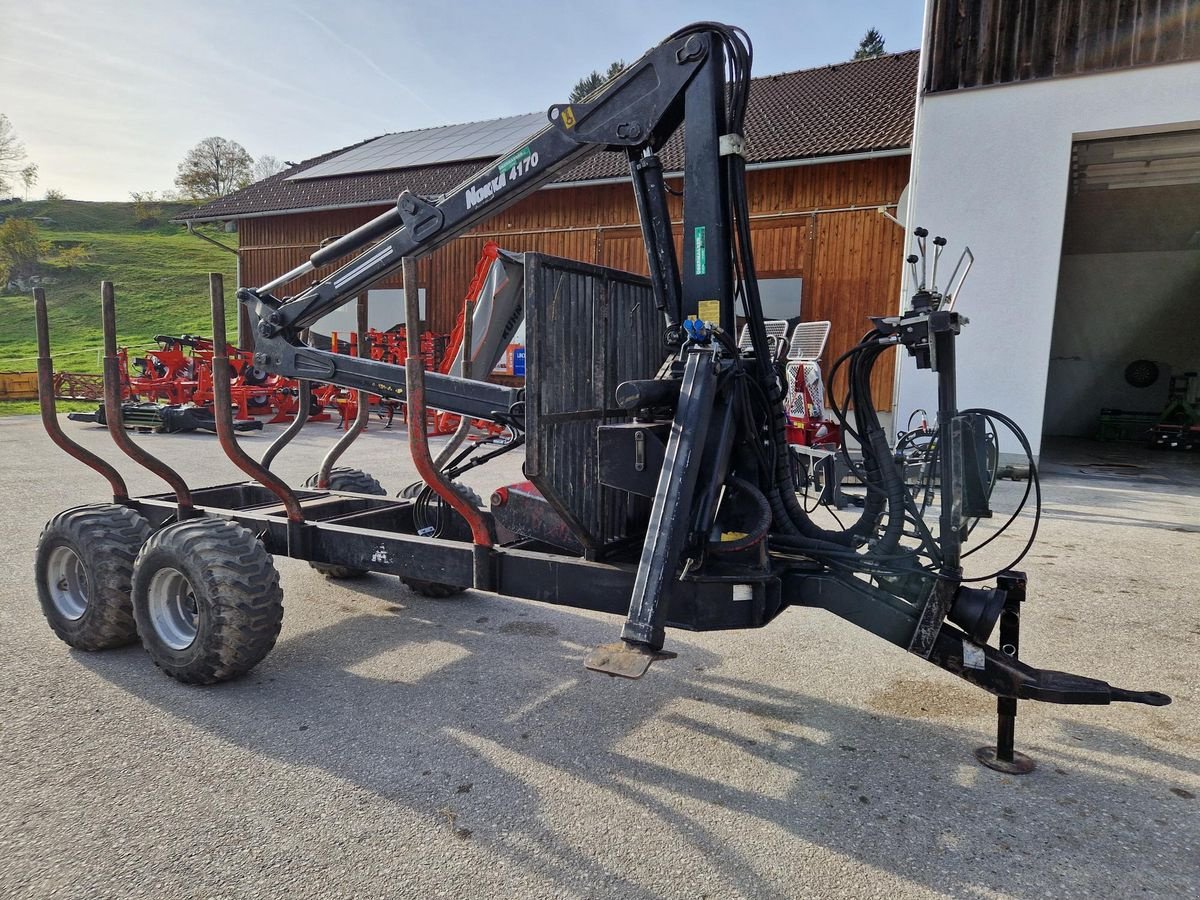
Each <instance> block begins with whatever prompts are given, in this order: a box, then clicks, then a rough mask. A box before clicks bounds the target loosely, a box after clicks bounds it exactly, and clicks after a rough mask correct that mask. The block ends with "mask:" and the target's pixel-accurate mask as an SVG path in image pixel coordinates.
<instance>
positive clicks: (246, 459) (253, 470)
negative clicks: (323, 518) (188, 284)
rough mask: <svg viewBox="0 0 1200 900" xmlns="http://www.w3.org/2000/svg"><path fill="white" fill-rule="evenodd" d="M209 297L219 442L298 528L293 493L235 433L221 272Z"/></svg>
mask: <svg viewBox="0 0 1200 900" xmlns="http://www.w3.org/2000/svg"><path fill="white" fill-rule="evenodd" d="M208 293H209V299H210V301H211V302H212V320H213V356H212V379H213V419H214V421H215V422H216V425H217V440H218V441H219V442H220V444H221V449H222V450H224V451H225V455H226V456H228V457H229V460H230V462H232V463H233V464H234V465H235V466H237V467H238V468H239V469H241V470H242V471H243V472H245V473H246V474H247V475H249V476H250V477H251V478H253V479H254V480H255V481H257V482H258V483H259V484H261V485H262V486H263V487H265V488H267V489H268V490H269V491H270V492H271V493H272V494H274V495H275V496H276V497H278V498H279V502H280V503H282V504H283V508H284V509H285V510H286V511H287V517H288V521H290V522H294V523H296V524H299V523H301V522H303V521H304V512H303V510H302V509H301V508H300V501H299V500H298V499H297V498H296V495H295V493H293V491H292V489H291V488H290V487H288V486H287V484H286V483H285V482H284V481H283V480H282V479H280V478H279V476H277V475H275V474H273V473H272V472H271V471H270V470H268V469H267V468H266V467H265V466H263V465H261V464H260V463H259V462H258V460H256V459H254V458H253V457H252V456H250V454H248V453H247V452H246V451H245V450H243V449H242V448H241V445H240V444H238V442H237V435H236V433H235V432H234V430H233V402H232V400H231V399H230V396H229V381H230V378H231V376H232V371H231V369H230V366H229V345H228V343H227V341H226V338H225V279H224V277H223V276H222V275H221V274H220V273H219V272H212V273H210V274H209V276H208ZM290 541H291V536H289V542H290ZM289 549H293V548H289Z"/></svg>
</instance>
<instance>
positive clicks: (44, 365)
mask: <svg viewBox="0 0 1200 900" xmlns="http://www.w3.org/2000/svg"><path fill="white" fill-rule="evenodd" d="M33 311H34V321H35V325H34V328H35V330H36V331H37V348H38V359H37V373H38V407H39V408H40V409H41V412H42V427H43V428H45V429H46V434H48V435H49V436H50V440H52V441H54V443H55V444H56V445H58V446H59V447H61V448H62V449H63V450H64V451H66V453H67V454H68V455H69V456H71V457H72V458H74V459H77V460H79V461H80V462H81V463H83V464H84V465H85V466H88V467H89V468H91V469H95V470H96V472H98V473H99V474H100V475H101V476H103V477H104V478H106V479H108V483H109V485H111V486H112V493H113V502H114V503H127V502H128V501H129V488H127V487H126V486H125V479H124V478H122V477H121V475H120V473H119V472H118V471H117V470H116V469H115V468H113V467H112V465H110V464H109V463H108V462H106V461H105V460H103V459H101V458H100V457H99V456H97V455H96V454H95V453H92V451H90V450H85V449H84V448H83V447H81V446H80V445H79V444H77V443H75V442H74V441H73V440H71V439H70V438H69V437H67V436H66V434H64V433H63V430H62V426H61V425H59V423H58V411H57V409H56V407H55V402H54V360H53V359H51V357H50V319H49V317H48V316H47V314H46V292H45V291H44V290H42V289H41V288H34V289H33Z"/></svg>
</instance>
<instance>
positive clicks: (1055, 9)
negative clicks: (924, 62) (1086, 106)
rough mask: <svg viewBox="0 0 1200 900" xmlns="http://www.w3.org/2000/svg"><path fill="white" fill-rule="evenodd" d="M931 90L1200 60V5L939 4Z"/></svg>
mask: <svg viewBox="0 0 1200 900" xmlns="http://www.w3.org/2000/svg"><path fill="white" fill-rule="evenodd" d="M931 22H932V25H931V34H930V42H929V60H928V66H929V71H928V78H927V84H928V89H929V91H931V92H934V91H952V90H956V89H958V88H965V87H976V86H980V85H985V84H1006V83H1009V82H1014V81H1027V80H1030V79H1034V78H1050V77H1052V76H1055V75H1078V74H1082V73H1084V72H1101V71H1105V70H1108V69H1124V68H1129V67H1132V66H1146V65H1154V64H1156V63H1167V62H1177V61H1179V60H1185V59H1198V58H1200V0H937V2H936V3H935V4H934V10H933V16H932V19H931Z"/></svg>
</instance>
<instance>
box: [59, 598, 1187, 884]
mask: <svg viewBox="0 0 1200 900" xmlns="http://www.w3.org/2000/svg"><path fill="white" fill-rule="evenodd" d="M358 587H359V590H358V591H357V592H351V591H338V592H337V594H336V596H333V597H331V599H333V600H334V601H335V602H337V603H340V604H341V605H342V608H343V609H344V610H350V611H351V614H350V615H348V616H347V617H345V618H342V619H340V620H339V621H337V622H336V623H334V624H332V625H329V626H328V627H325V628H321V629H318V630H316V631H312V632H309V633H306V634H302V635H298V636H295V637H291V638H290V639H288V640H285V641H283V642H281V643H280V645H279V646H278V647H277V648H276V649H275V651H274V652H273V654H272V655H271V656H270V657H269V658H268V659H267V660H266V661H265V662H264V663H263V664H262V665H261V666H260V667H259V668H258V669H257V670H256V671H255V672H254V673H252V674H251V675H250V676H248V677H247V678H244V679H242V680H241V681H237V682H233V683H230V684H226V685H221V686H218V687H215V688H209V689H195V688H187V687H184V686H181V685H177V684H175V683H174V682H171V681H170V680H168V679H166V678H165V677H162V676H160V675H158V674H157V673H154V672H152V670H151V669H150V668H149V663H148V661H147V660H146V659H145V658H144V656H143V654H142V653H141V651H140V649H136V648H134V649H130V650H128V651H120V652H116V653H109V654H100V655H93V654H76V656H77V658H78V659H79V660H80V662H82V663H83V664H85V665H87V666H88V667H90V668H91V669H93V670H94V671H95V672H97V673H99V674H100V675H102V676H103V677H104V678H106V679H108V680H109V681H110V682H112V683H114V684H116V685H118V686H119V687H121V688H122V689H124V690H126V691H128V692H130V693H132V694H134V695H136V696H138V697H141V698H143V699H145V700H147V701H148V702H150V703H152V704H155V705H157V706H158V707H159V708H161V709H162V710H164V711H165V712H167V713H169V714H171V715H174V716H179V717H182V718H183V719H185V720H187V721H189V722H191V723H193V724H196V725H198V726H200V727H202V728H204V729H206V730H208V731H210V732H212V733H213V734H215V735H217V736H219V737H220V738H222V739H224V740H227V741H231V742H234V743H235V744H238V745H240V746H243V747H246V748H248V749H250V750H252V751H254V752H255V753H258V754H264V755H267V756H270V757H274V758H277V759H279V760H282V761H285V762H287V763H289V764H294V765H300V766H306V767H308V766H311V767H318V768H319V769H322V770H324V771H327V772H328V773H331V774H332V775H334V776H336V777H337V778H339V779H344V780H346V781H347V782H349V783H352V784H354V785H357V786H360V787H361V788H363V789H365V790H367V791H370V792H372V793H374V794H376V795H378V796H380V797H382V798H386V799H387V800H388V801H390V802H392V803H395V804H400V805H403V806H405V807H407V808H410V809H412V810H414V811H417V812H418V813H421V814H425V815H428V816H430V817H432V818H433V820H434V821H438V822H439V826H438V827H441V826H442V825H444V827H446V828H449V829H451V831H452V833H453V834H455V835H456V836H457V837H460V838H461V839H462V840H464V841H465V840H470V841H474V842H480V843H482V844H483V845H484V846H485V847H487V849H488V850H489V851H490V852H492V853H495V854H497V855H498V857H499V858H501V859H504V860H506V862H507V864H508V865H509V866H513V867H518V868H519V867H520V866H522V865H528V864H529V863H528V855H529V848H530V846H531V845H536V846H537V847H538V848H539V853H538V865H539V866H540V869H541V871H542V872H544V873H546V874H548V875H550V876H551V877H558V878H561V879H562V880H563V882H566V881H567V880H569V878H570V877H573V876H577V875H578V874H579V873H585V874H586V875H587V877H588V878H589V879H592V878H594V879H596V880H598V881H599V882H600V883H605V884H607V885H608V889H607V890H606V893H609V892H611V894H612V895H615V896H621V897H631V898H652V897H656V896H660V895H661V894H660V892H658V891H655V890H653V889H652V888H650V887H648V886H647V880H646V878H645V875H646V873H644V872H639V871H636V870H630V869H626V868H622V867H620V866H619V865H614V864H613V862H612V859H611V855H609V858H607V859H606V858H605V854H601V853H599V852H596V853H592V852H588V849H587V848H588V840H602V841H605V842H612V843H613V844H614V845H617V844H621V843H626V844H636V842H637V841H640V840H646V839H647V835H652V836H655V837H659V838H662V839H663V840H666V839H667V838H666V837H664V834H665V833H669V834H670V839H671V840H672V841H674V842H676V843H678V842H683V843H684V844H685V845H686V849H688V850H689V851H690V852H692V853H694V854H699V855H700V856H702V857H704V858H706V859H709V860H712V864H713V865H714V866H716V867H718V868H719V869H720V872H721V874H722V876H723V877H724V878H726V879H727V880H728V882H729V883H731V884H732V885H735V886H736V888H737V890H738V891H740V892H741V893H743V894H744V895H746V896H751V897H754V896H768V895H775V894H777V893H778V890H779V887H778V883H777V882H775V881H772V880H771V878H770V874H769V873H770V871H771V869H772V867H773V862H772V860H771V859H768V858H762V857H761V856H760V855H758V854H757V853H756V852H755V848H754V846H753V844H752V843H751V844H749V845H748V844H747V843H746V842H739V841H736V840H732V839H731V830H730V829H731V827H732V828H734V829H736V828H737V825H736V823H737V822H751V821H753V823H754V826H755V827H761V826H762V825H766V826H767V827H768V828H772V829H778V830H779V831H780V832H782V833H783V834H785V835H789V836H791V837H794V838H796V839H799V840H800V841H803V842H808V843H811V844H816V845H820V846H825V847H829V848H831V849H833V850H834V851H835V852H836V853H839V854H844V855H846V856H848V857H851V858H856V859H858V860H861V861H862V862H864V863H866V864H868V865H870V866H873V867H878V868H880V869H883V870H887V871H891V872H894V873H895V874H896V875H898V876H900V877H902V878H904V879H907V880H909V881H910V882H912V883H915V884H921V885H924V886H925V887H926V888H928V889H929V890H931V891H935V892H945V893H948V894H952V895H963V894H970V895H978V894H980V893H988V895H989V896H990V895H991V894H990V893H989V892H1000V893H1005V894H1013V895H1017V896H1028V895H1029V891H1030V890H1031V886H1032V885H1043V886H1049V885H1051V884H1054V885H1057V886H1058V887H1059V888H1061V889H1062V890H1063V892H1064V893H1068V894H1072V895H1079V896H1106V895H1109V893H1110V892H1111V890H1112V888H1113V884H1114V877H1116V878H1118V879H1119V878H1120V877H1121V873H1123V872H1124V873H1133V872H1137V871H1139V870H1141V869H1142V868H1143V867H1145V866H1146V865H1147V860H1148V859H1150V858H1151V857H1154V858H1157V859H1158V860H1160V861H1161V860H1164V859H1166V860H1170V862H1169V863H1167V864H1165V865H1168V867H1169V868H1170V867H1173V871H1171V874H1168V875H1167V876H1166V877H1167V878H1168V879H1175V878H1177V879H1178V881H1177V884H1178V886H1179V890H1180V893H1181V894H1182V893H1186V891H1187V890H1189V889H1194V887H1195V885H1196V884H1197V883H1200V882H1198V880H1197V879H1200V867H1198V863H1197V859H1196V858H1195V855H1194V852H1193V851H1194V847H1193V846H1192V844H1191V842H1194V840H1195V830H1194V828H1192V827H1191V826H1188V825H1187V824H1186V823H1185V824H1184V826H1183V827H1179V820H1181V819H1182V818H1183V817H1184V816H1191V817H1193V818H1194V817H1195V815H1196V812H1197V804H1196V801H1195V800H1188V799H1186V798H1185V797H1184V796H1183V795H1181V794H1179V793H1178V790H1179V789H1178V787H1177V785H1178V784H1180V783H1181V782H1180V781H1179V779H1178V778H1174V777H1172V774H1173V773H1178V776H1179V777H1180V778H1182V777H1187V776H1188V775H1194V774H1196V764H1195V762H1194V760H1191V759H1188V758H1186V757H1182V756H1178V755H1172V754H1166V753H1163V752H1161V751H1159V750H1156V749H1154V748H1152V747H1150V746H1149V745H1147V744H1144V743H1142V742H1140V741H1138V740H1137V739H1136V738H1132V737H1130V736H1129V735H1118V734H1116V733H1113V732H1108V731H1106V730H1105V729H1103V728H1099V727H1094V726H1088V727H1082V726H1080V725H1079V723H1078V722H1076V721H1073V720H1072V721H1070V722H1069V723H1065V724H1063V725H1062V728H1063V729H1064V732H1065V733H1064V735H1063V743H1064V744H1065V745H1066V748H1064V747H1060V746H1058V745H1057V744H1056V745H1055V746H1054V748H1053V750H1052V751H1048V750H1046V748H1039V747H1037V746H1032V747H1029V746H1026V748H1025V749H1027V750H1029V751H1030V752H1031V753H1033V754H1034V755H1035V756H1038V755H1039V750H1041V751H1042V753H1041V755H1042V757H1043V760H1044V763H1043V765H1042V767H1041V768H1039V770H1038V771H1037V772H1035V773H1034V774H1033V775H1031V776H1029V777H1027V778H1026V779H1023V780H1014V779H1011V778H1008V777H1005V776H1001V775H998V774H996V773H992V772H989V771H986V770H984V769H982V768H979V767H978V766H976V765H974V763H973V762H971V761H970V757H969V753H970V750H971V749H972V748H973V747H974V746H976V745H977V744H979V743H980V735H979V733H978V732H976V731H973V730H970V729H965V728H960V727H957V726H953V725H949V724H947V723H946V722H944V721H942V722H939V721H936V719H930V718H925V719H917V718H912V717H910V716H906V715H900V714H894V713H889V712H887V711H886V710H888V709H900V708H904V707H903V706H897V707H889V706H888V704H887V703H883V702H881V703H880V704H876V707H877V708H876V709H875V711H872V710H869V709H862V708H854V707H851V706H846V705H840V704H838V703H835V702H830V701H828V700H825V699H820V698H817V697H814V696H812V695H810V694H808V693H805V692H803V691H797V690H792V689H790V688H785V687H780V686H778V685H770V684H764V683H756V682H753V681H749V680H745V679H743V678H738V677H729V676H727V675H722V674H720V673H718V672H713V671H709V670H710V669H714V668H718V667H719V666H720V664H721V660H720V659H719V658H718V657H717V656H715V655H714V654H713V653H711V652H708V651H706V650H703V649H698V648H696V647H694V646H690V647H683V648H679V649H683V650H685V652H684V654H683V656H681V658H680V659H678V660H675V661H672V662H670V663H667V664H662V665H656V666H655V668H654V670H653V671H652V672H651V674H650V675H649V676H648V677H647V678H645V679H643V680H642V681H641V682H638V683H629V682H624V681H619V680H614V679H607V678H605V677H603V676H599V675H594V674H591V673H587V672H585V671H584V670H583V668H582V666H581V665H580V659H581V658H582V655H583V653H584V651H585V649H586V647H588V646H591V645H594V644H596V643H600V642H602V641H607V640H611V639H612V636H613V626H612V623H611V622H610V621H605V620H599V619H597V618H594V617H590V616H586V615H581V614H578V613H575V612H572V611H569V610H564V609H560V608H551V607H540V606H535V605H533V604H529V603H522V602H519V601H512V600H506V599H503V598H495V597H485V596H482V595H475V594H468V595H467V596H466V597H464V598H461V599H458V600H449V601H429V600H423V599H420V598H415V597H413V596H412V595H410V594H408V593H407V592H406V591H405V590H403V589H402V588H399V587H396V586H394V580H393V579H382V578H372V579H368V580H366V581H363V582H360V583H359V586H358ZM299 602H304V601H299ZM922 684H923V682H915V683H914V684H912V685H910V686H904V690H906V691H907V690H909V689H911V691H920V690H922ZM907 697H908V695H906V702H908V701H907ZM880 710H884V711H882V712H881V711H880ZM1071 747H1078V748H1079V751H1078V753H1076V754H1074V755H1073V754H1072V753H1071V752H1070V748H1071ZM1101 749H1108V750H1111V751H1113V752H1114V753H1116V754H1117V759H1118V760H1119V758H1120V757H1122V756H1131V755H1132V756H1138V757H1141V758H1144V759H1149V760H1151V761H1152V762H1153V763H1154V764H1155V765H1156V766H1157V767H1158V769H1159V770H1160V771H1162V772H1163V777H1162V778H1161V779H1156V778H1147V777H1146V775H1145V774H1144V773H1138V774H1137V775H1133V774H1131V773H1130V772H1129V771H1127V770H1124V769H1123V768H1122V767H1121V766H1120V764H1119V761H1118V762H1117V763H1113V762H1111V761H1108V757H1104V758H1103V759H1100V758H1098V754H1097V753H1096V752H1092V751H1098V750H1101ZM1046 760H1049V761H1046ZM1172 788H1175V790H1176V793H1172ZM551 792H553V794H554V795H556V797H555V799H556V800H558V801H566V802H565V804H564V803H562V802H557V803H556V804H555V812H554V813H553V814H551V813H550V812H549V811H548V809H547V807H548V806H549V804H548V802H547V798H548V797H549V796H550V794H551ZM1185 793H1186V792H1185ZM1147 802H1152V803H1155V804H1157V806H1156V807H1155V808H1156V809H1157V808H1159V807H1161V810H1162V812H1161V815H1160V816H1158V817H1156V818H1153V819H1144V818H1141V817H1135V816H1134V814H1132V813H1131V812H1130V810H1132V809H1143V810H1144V809H1145V808H1146V804H1147ZM564 805H565V807H566V808H568V809H571V808H574V810H575V811H574V813H572V815H574V816H575V817H577V819H576V820H575V821H567V820H564V819H563V818H562V808H563V807H564ZM630 808H632V809H634V810H637V811H638V812H637V819H638V821H639V822H640V823H641V824H640V825H639V826H638V830H637V832H636V833H626V832H625V831H623V830H622V829H623V828H625V827H627V826H624V825H620V824H614V827H613V830H611V831H610V830H609V828H608V827H607V825H606V820H611V821H612V822H613V823H620V822H628V810H629V809H630ZM618 810H621V811H623V812H622V815H621V816H618V815H616V814H615V813H616V811H618ZM731 821H732V822H734V823H735V824H734V825H733V826H731V825H730V822H731ZM1192 824H1193V825H1194V821H1193V823H1192ZM576 826H578V828H576ZM380 827H386V826H385V825H384V824H382V823H381V826H380ZM579 829H582V830H583V833H585V834H591V835H593V837H591V838H588V839H585V840H581V839H580V830H579ZM735 833H736V831H735ZM567 835H569V837H568V836H567ZM606 849H607V848H606ZM947 853H950V854H955V855H957V856H958V857H960V859H961V858H965V859H967V860H970V862H969V863H968V864H956V865H953V866H950V865H940V864H939V863H938V861H937V860H938V858H939V857H943V858H944V856H945V854H947ZM681 865H682V863H681ZM1114 873H1115V876H1114ZM639 876H641V877H639ZM1158 877H1160V878H1161V877H1163V876H1162V872H1161V870H1159V876H1158ZM685 883H686V882H685ZM1189 885H1190V888H1189V887H1188V886H1189Z"/></svg>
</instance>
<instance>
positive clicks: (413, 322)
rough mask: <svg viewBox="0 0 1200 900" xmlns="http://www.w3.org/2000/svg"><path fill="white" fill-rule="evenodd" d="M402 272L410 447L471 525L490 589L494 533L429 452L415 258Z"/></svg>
mask: <svg viewBox="0 0 1200 900" xmlns="http://www.w3.org/2000/svg"><path fill="white" fill-rule="evenodd" d="M403 272H404V309H405V315H404V321H405V332H406V334H407V342H406V343H407V350H406V352H407V354H408V357H407V359H405V361H404V381H405V384H406V385H407V386H408V401H407V402H408V447H409V450H410V451H411V453H412V460H413V463H414V465H416V467H417V472H418V473H419V474H420V476H421V478H422V479H423V480H424V481H425V483H426V484H427V485H429V487H430V488H432V489H433V492H434V493H435V494H437V495H438V496H439V497H441V498H442V499H443V500H445V501H446V502H447V503H449V504H450V508H451V509H453V510H454V511H455V512H457V513H458V514H459V515H460V516H462V517H463V518H464V519H465V520H466V522H467V524H468V525H470V526H471V540H473V541H474V542H475V565H474V570H475V571H474V575H475V587H477V588H480V589H481V590H485V591H486V590H491V589H492V587H493V582H494V580H495V579H494V573H493V572H492V566H491V548H492V535H491V532H490V531H489V530H488V526H487V521H486V520H485V519H484V518H483V513H482V512H480V511H479V510H478V509H476V508H475V506H473V505H472V504H471V503H469V502H468V501H467V499H466V498H465V497H463V496H462V494H460V493H459V492H458V491H457V490H455V489H454V485H453V484H451V483H450V481H449V480H448V479H447V478H446V476H445V475H443V474H442V472H441V471H440V470H439V469H438V468H437V466H435V465H434V464H433V457H432V456H430V454H429V435H427V434H426V433H425V416H426V413H427V412H428V410H427V408H426V406H425V364H424V362H423V361H422V359H421V341H420V338H419V337H418V338H417V339H416V340H414V339H413V338H414V336H416V335H418V334H419V333H420V328H421V304H420V300H419V293H418V287H417V263H416V260H414V259H412V258H411V257H406V258H405V259H404V262H403Z"/></svg>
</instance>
